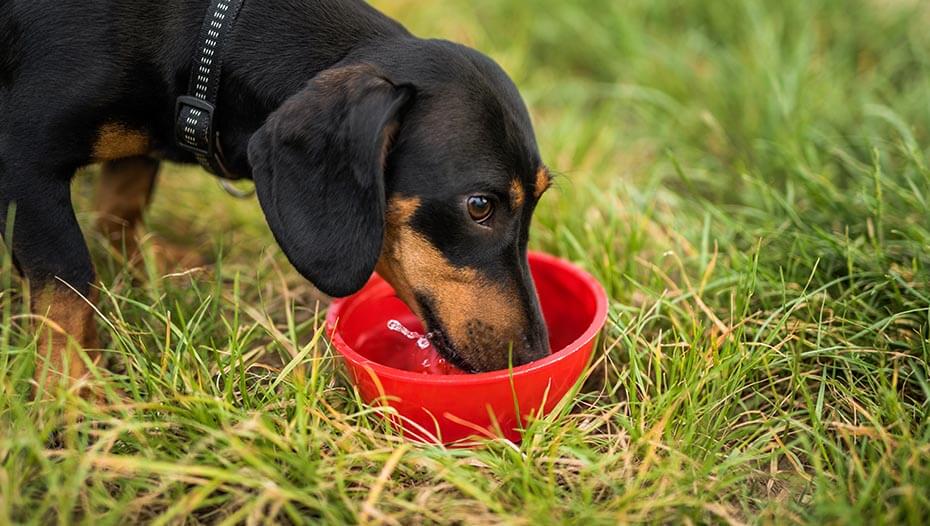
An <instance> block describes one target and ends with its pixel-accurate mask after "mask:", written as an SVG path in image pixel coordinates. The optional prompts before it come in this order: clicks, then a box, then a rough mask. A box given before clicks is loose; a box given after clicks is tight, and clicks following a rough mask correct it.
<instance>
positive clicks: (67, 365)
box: [32, 283, 100, 393]
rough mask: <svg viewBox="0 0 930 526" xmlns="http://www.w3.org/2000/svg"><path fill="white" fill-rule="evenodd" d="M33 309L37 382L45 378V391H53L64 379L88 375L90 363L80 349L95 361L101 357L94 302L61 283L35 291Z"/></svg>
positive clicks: (77, 378)
mask: <svg viewBox="0 0 930 526" xmlns="http://www.w3.org/2000/svg"><path fill="white" fill-rule="evenodd" d="M88 300H89V301H93V300H94V298H88ZM32 312H33V313H34V314H35V315H36V318H37V322H36V325H37V329H38V330H37V335H38V347H37V349H36V353H37V355H38V358H39V359H38V360H37V361H36V370H35V375H36V380H37V381H38V382H44V383H43V384H42V385H44V387H45V392H46V393H49V392H52V391H54V389H55V387H56V386H57V385H58V384H59V382H61V381H65V382H67V383H69V384H70V383H73V382H74V381H76V380H79V379H81V378H83V377H85V376H86V375H87V366H86V365H85V364H84V360H83V359H82V357H81V356H80V354H79V353H80V350H81V349H84V350H86V351H87V354H88V357H89V358H90V359H91V360H92V361H93V362H96V361H97V360H98V359H99V352H98V351H96V349H97V348H99V347H100V344H99V342H98V339H97V326H96V324H95V323H94V310H93V308H92V307H91V305H90V304H89V303H88V302H87V301H85V300H84V299H83V298H81V297H80V296H79V295H78V294H77V293H76V292H74V291H72V290H71V289H70V288H68V287H67V286H66V285H64V284H62V283H58V284H55V285H49V286H47V287H45V288H44V289H42V290H39V291H36V292H35V293H34V296H33V301H32Z"/></svg>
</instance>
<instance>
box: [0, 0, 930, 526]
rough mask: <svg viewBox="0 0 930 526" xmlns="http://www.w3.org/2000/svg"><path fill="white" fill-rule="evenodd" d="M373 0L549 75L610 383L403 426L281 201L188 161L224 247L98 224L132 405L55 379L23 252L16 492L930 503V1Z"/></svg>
mask: <svg viewBox="0 0 930 526" xmlns="http://www.w3.org/2000/svg"><path fill="white" fill-rule="evenodd" d="M375 5H376V6H378V7H379V8H381V9H384V10H385V11H387V12H388V13H389V14H391V15H392V16H394V17H396V18H398V19H399V20H401V21H402V22H403V23H404V24H406V25H407V26H408V27H409V28H410V29H411V30H413V31H414V32H415V33H417V34H418V35H420V36H429V37H441V38H448V39H451V40H456V41H459V42H463V43H465V44H468V45H471V46H474V47H476V48H478V49H480V50H482V51H484V52H486V53H488V54H489V55H491V56H492V57H493V58H494V59H496V60H497V61H499V62H500V63H501V64H502V65H503V66H504V68H505V69H506V70H507V71H508V72H510V73H511V75H512V76H513V77H514V79H515V80H516V82H517V84H518V85H519V86H520V88H521V91H522V92H523V94H524V96H525V97H526V99H527V102H528V104H529V106H530V107H531V109H532V113H533V116H534V120H535V123H536V128H537V133H538V135H539V140H540V145H541V148H542V152H543V155H544V157H545V159H546V160H547V163H548V164H549V165H550V166H552V167H553V168H555V169H556V170H558V171H559V172H560V173H561V174H563V175H562V176H561V177H560V178H559V181H558V188H557V191H555V192H551V193H550V194H547V196H546V198H545V199H544V200H543V203H542V204H541V206H540V208H539V210H538V212H537V217H536V222H535V224H534V225H535V226H534V230H533V233H532V245H533V246H534V247H535V248H538V249H543V250H546V251H549V252H552V253H555V254H558V255H561V256H564V257H567V258H569V259H572V260H574V261H576V262H578V263H579V264H581V265H583V266H585V267H586V268H588V269H589V270H591V271H592V272H593V273H595V274H596V275H597V276H598V278H600V279H601V280H602V282H603V283H604V284H605V286H606V287H607V288H608V290H609V293H610V296H611V299H612V305H611V313H610V321H609V324H608V328H607V330H606V331H605V334H604V336H603V338H602V341H601V348H602V350H603V351H604V356H605V359H604V367H603V370H598V371H596V372H594V373H592V374H593V375H594V376H597V377H598V378H599V379H600V380H601V381H602V383H603V387H602V388H600V389H597V390H594V391H593V392H590V393H588V394H585V395H583V396H581V397H579V398H577V399H575V400H571V401H570V403H568V404H566V406H565V407H564V408H563V410H561V411H559V412H558V413H557V414H555V415H552V416H551V417H549V418H547V419H545V420H542V421H538V422H535V423H534V424H533V425H532V427H531V428H530V429H529V430H528V431H527V434H526V439H525V440H524V442H523V443H522V444H521V445H519V446H514V445H512V444H508V443H503V442H488V443H487V444H485V445H484V446H483V447H481V448H479V449H475V450H445V449H442V448H435V447H432V448H424V447H418V446H410V445H408V444H405V443H403V441H402V440H401V439H400V438H399V437H398V436H397V435H396V434H395V433H394V432H393V431H392V430H391V429H389V428H387V427H386V426H384V425H383V423H382V421H381V420H380V419H379V418H378V416H377V415H376V414H375V413H376V411H375V410H373V409H371V408H367V407H365V406H364V405H362V404H361V403H360V402H359V401H358V400H357V398H356V397H355V396H354V394H353V392H352V391H351V390H349V389H346V388H345V386H344V384H343V383H341V382H339V381H338V378H339V373H338V368H337V367H336V364H335V363H334V361H333V359H332V353H331V352H330V350H329V349H328V347H327V346H326V344H325V342H323V341H322V340H320V339H318V338H314V335H316V334H317V333H318V331H319V328H320V317H319V314H318V313H319V310H320V309H321V308H322V306H321V304H319V303H318V300H319V297H318V295H317V294H316V293H315V292H314V291H313V290H312V288H311V287H310V286H309V285H307V284H306V283H305V282H303V280H301V279H300V278H299V277H298V276H297V275H296V273H295V272H294V271H293V270H292V269H290V268H289V267H287V265H286V264H285V262H284V260H283V259H282V257H281V256H280V254H279V253H278V250H277V249H276V248H275V247H274V246H273V243H272V239H271V236H270V234H269V233H268V231H267V227H266V226H265V225H264V222H263V219H262V217H261V214H260V212H259V209H258V207H257V205H256V204H255V203H254V202H249V201H246V202H240V201H234V200H232V199H231V198H229V197H226V196H225V194H223V193H222V191H221V190H219V189H218V188H217V187H216V185H215V183H214V182H213V181H212V180H211V179H210V178H209V177H207V176H205V175H203V174H201V173H198V170H195V169H191V168H181V167H167V168H166V169H165V170H164V177H163V178H162V181H161V185H160V188H159V191H158V196H157V197H156V200H155V203H154V207H153V210H152V212H151V214H150V216H149V224H150V225H151V227H152V229H153V230H154V231H155V232H157V233H158V234H159V235H161V236H162V237H165V238H168V239H173V240H176V241H179V242H183V243H185V244H188V245H191V246H194V247H196V248H197V249H198V250H199V251H200V252H202V253H203V254H204V255H205V256H207V258H208V259H209V260H210V261H211V262H212V263H211V264H208V265H205V266H203V267H201V268H199V269H196V270H194V271H191V272H189V273H184V274H181V275H172V276H163V275H162V274H161V273H159V272H158V270H157V268H156V267H155V265H154V264H153V263H151V259H150V260H149V264H148V266H147V267H146V269H144V270H142V271H134V270H131V269H129V268H127V267H126V266H125V265H122V264H121V263H120V261H119V259H118V258H114V257H112V255H110V254H107V251H106V249H105V248H104V247H105V244H104V243H103V241H102V240H100V239H97V238H94V237H92V236H91V244H92V246H93V248H94V252H95V258H96V261H97V263H98V269H99V273H100V279H101V286H102V287H103V292H102V297H103V299H102V300H101V302H100V311H101V319H100V322H101V327H102V328H103V329H104V331H105V338H106V339H107V341H109V342H111V343H110V348H111V349H112V350H113V352H112V354H113V355H114V358H115V359H114V360H113V361H114V365H113V366H112V368H113V370H114V371H115V374H113V375H108V376H106V377H101V379H100V380H99V382H100V384H101V385H102V387H103V388H104V389H105V390H110V391H111V392H112V391H114V390H116V389H119V390H121V391H122V392H123V396H122V397H115V396H114V397H113V398H112V404H111V405H110V406H105V407H94V406H91V405H89V404H86V403H84V402H82V401H80V400H78V399H77V398H75V397H74V396H67V395H64V396H62V397H60V398H59V399H58V400H57V401H56V402H54V403H49V404H34V403H32V402H31V401H30V396H29V392H30V388H29V384H28V381H29V378H30V377H31V372H32V363H33V358H32V356H33V353H34V352H35V343H34V341H33V338H32V336H31V334H29V332H28V330H26V324H25V320H24V319H23V317H22V315H21V308H22V307H21V305H22V302H21V301H20V297H21V289H20V286H19V283H18V282H17V278H16V276H15V275H14V274H13V273H12V272H11V271H10V263H9V258H7V257H4V259H3V261H4V271H3V274H2V278H3V279H2V282H0V285H2V287H3V290H4V292H3V296H2V301H0V307H2V308H3V314H2V315H3V328H2V332H0V523H19V522H37V523H49V522H58V523H68V522H84V523H90V522H93V523H99V524H110V523H123V522H130V523H134V522H143V521H144V522H154V523H159V524H165V523H183V524H199V523H217V522H226V523H238V522H252V523H259V522H262V521H267V522H274V523H277V522H293V523H303V522H319V521H323V522H328V523H343V522H372V523H387V524H411V523H462V524H474V523H493V522H504V523H515V524H545V523H559V522H573V523H581V522H584V523H589V524H594V523H598V524H599V523H616V522H629V521H636V522H640V521H645V522H654V523H669V522H671V523H679V522H686V523H733V524H738V523H801V522H815V523H909V524H914V525H922V524H926V522H927V520H928V518H930V490H928V488H930V423H928V413H930V407H928V403H930V402H928V400H930V383H928V376H930V366H928V358H930V208H928V203H927V199H928V198H930V169H928V165H927V154H928V133H930V32H928V31H927V27H930V4H927V3H926V2H921V1H919V0H913V1H907V0H779V1H768V0H715V1H712V2H702V1H696V0H625V1H622V2H620V1H612V0H578V1H573V2H562V1H557V0H537V1H534V2H518V1H515V0H470V1H465V0H447V1H444V2H426V1H417V0H394V1H390V2H389V1H387V0H379V1H377V2H375ZM90 171H91V172H93V170H90ZM92 181H93V177H92V174H91V177H85V178H82V179H81V180H80V181H79V182H78V184H77V185H76V191H77V192H78V193H79V194H80V195H81V199H82V200H83V202H87V201H88V195H89V190H90V188H91V187H92V186H93V182H92ZM84 210H90V208H89V207H84ZM81 219H82V222H84V223H85V224H87V225H89V224H90V223H92V221H93V217H92V215H91V214H89V213H84V214H82V215H81ZM150 252H151V251H150ZM150 255H151V254H150ZM132 280H135V281H136V282H137V283H140V284H141V285H140V286H137V287H131V286H130V283H131V281H132ZM284 364H288V365H287V366H284ZM75 415H81V416H82V417H83V419H75Z"/></svg>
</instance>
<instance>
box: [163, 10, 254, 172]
mask: <svg viewBox="0 0 930 526" xmlns="http://www.w3.org/2000/svg"><path fill="white" fill-rule="evenodd" d="M243 2H244V0H211V2H210V7H209V8H208V9H207V14H206V16H205V17H204V19H203V26H201V29H200V36H199V37H198V42H197V50H196V51H195V52H194V61H193V62H192V64H191V78H190V83H189V85H188V91H187V92H188V94H187V95H183V96H181V97H178V100H177V105H176V107H175V116H176V118H177V121H176V124H175V128H174V133H175V140H176V141H177V143H178V146H179V147H180V148H182V149H183V150H186V151H188V152H191V153H192V154H194V157H195V158H196V159H197V162H198V163H200V166H202V167H203V168H204V170H206V171H208V172H210V173H212V174H214V175H218V176H220V177H226V178H230V179H235V178H236V177H235V176H234V175H232V174H230V172H229V170H227V169H226V165H225V163H224V162H223V151H222V147H221V146H220V141H219V132H217V131H216V129H215V127H214V122H215V121H214V117H215V113H216V101H217V98H218V96H219V91H220V74H221V72H222V69H223V45H224V43H225V42H226V40H227V37H228V36H229V33H230V31H232V27H233V25H234V24H235V22H236V17H238V16H239V10H240V8H241V7H242V4H243Z"/></svg>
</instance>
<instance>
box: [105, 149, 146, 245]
mask: <svg viewBox="0 0 930 526" xmlns="http://www.w3.org/2000/svg"><path fill="white" fill-rule="evenodd" d="M157 174H158V162H157V161H154V160H152V159H149V158H147V157H130V158H128V159H120V160H116V161H110V162H107V163H104V165H103V169H102V170H101V172H100V179H99V182H98V184H97V196H96V198H97V214H98V215H97V229H98V230H100V232H101V233H102V234H103V235H104V236H106V238H107V240H108V241H109V242H110V243H111V244H112V245H113V248H115V249H116V250H117V251H118V252H122V250H123V248H124V247H125V249H126V255H127V256H128V257H130V258H131V257H132V256H134V255H135V254H136V252H137V251H138V244H137V243H138V241H137V236H136V234H137V232H136V231H137V229H138V227H139V224H140V223H141V221H142V213H143V212H144V211H145V207H146V206H147V205H148V204H149V201H150V200H151V195H152V188H153V187H154V185H155V177H156V176H157Z"/></svg>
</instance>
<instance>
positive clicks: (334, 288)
mask: <svg viewBox="0 0 930 526" xmlns="http://www.w3.org/2000/svg"><path fill="white" fill-rule="evenodd" d="M390 51H391V50H385V49H382V50H379V51H378V52H372V53H371V54H369V55H368V56H360V57H353V58H352V59H351V60H346V61H344V62H343V64H342V65H339V66H336V67H334V68H333V69H330V70H326V71H323V72H322V73H320V74H319V75H317V76H316V77H315V78H313V79H312V80H311V81H310V82H309V83H308V85H307V86H306V87H305V88H304V89H303V90H302V91H300V92H299V93H297V94H295V95H293V96H292V97H291V98H290V99H289V100H287V101H286V102H285V103H284V104H283V105H282V106H281V107H280V108H279V109H277V110H276V111H275V112H274V113H273V114H272V115H271V116H270V117H269V118H268V120H267V122H266V123H265V125H264V126H263V127H262V128H261V129H260V130H259V131H258V132H256V134H255V135H254V136H253V138H252V139H251V141H250V144H249V160H250V163H251V165H252V170H253V179H254V180H255V184H256V188H257V190H258V197H259V201H260V203H261V206H262V208H263V210H264V212H265V215H266V217H267V219H268V223H269V225H270V227H271V230H272V232H273V233H274V235H275V238H276V239H277V241H278V243H279V244H280V245H281V248H282V249H283V251H284V253H285V254H286V255H287V257H288V259H289V260H290V262H291V263H292V264H293V265H294V267H296V269H297V270H298V271H299V272H300V273H301V274H302V275H304V276H305V277H306V278H307V279H309V280H310V281H311V282H313V283H314V284H315V285H316V286H317V287H318V288H319V289H320V290H322V291H323V292H325V293H327V294H329V295H332V296H345V295H348V294H351V293H353V292H355V291H357V290H358V289H360V288H361V287H362V286H363V285H364V284H365V282H366V281H367V279H368V277H369V276H370V274H371V273H372V271H373V270H375V269H377V271H378V273H379V274H381V275H382V276H383V277H384V278H385V279H386V280H387V281H388V282H390V283H391V284H392V285H393V286H394V288H395V289H396V291H397V294H398V296H399V297H400V298H401V299H402V300H403V301H404V302H405V303H406V304H407V305H408V306H409V307H410V308H411V309H412V310H413V311H414V312H415V313H416V314H417V315H418V316H419V318H420V319H421V320H422V321H423V322H424V325H425V326H426V327H427V330H428V331H430V332H431V333H432V338H431V339H432V341H433V342H434V344H435V345H436V347H437V349H438V350H439V352H440V353H441V354H443V355H444V356H445V357H446V358H447V359H449V360H450V361H452V362H453V363H455V364H456V365H458V366H459V367H461V368H463V369H466V370H471V371H488V370H494V369H500V368H506V367H507V366H508V364H510V363H512V364H514V365H520V364H523V363H527V362H530V361H532V360H534V359H537V358H540V357H542V356H545V355H546V354H547V353H548V338H547V334H546V326H545V323H544V321H543V318H542V314H541V312H540V308H539V303H538V300H537V297H536V292H535V288H534V286H533V281H532V278H531V276H530V271H529V268H528V264H527V253H526V245H527V239H528V235H529V227H530V220H531V217H532V214H533V209H534V208H535V206H536V203H537V201H538V199H539V198H540V196H541V195H542V193H543V192H544V191H545V190H546V188H548V186H549V182H550V178H549V174H548V172H547V170H546V168H545V167H544V166H543V164H542V162H541V159H540V156H539V153H538V150H537V146H536V141H535V137H534V133H533V129H532V125H531V123H530V119H529V116H528V114H527V111H526V108H525V106H524V104H523V102H522V100H521V98H520V96H519V94H518V92H517V90H516V88H515V87H514V85H513V83H512V82H511V81H510V80H509V78H508V77H507V76H506V74H504V72H503V71H502V70H501V69H500V68H499V67H498V66H497V65H495V64H494V63H493V62H492V61H490V60H489V59H487V58H486V57H484V56H483V55H480V54H478V53H477V52H475V51H472V50H470V49H467V48H464V47H462V46H458V45H455V44H451V43H448V42H442V41H416V43H415V44H414V43H406V44H405V45H404V46H403V48H402V49H395V50H394V51H395V52H394V53H391V52H390Z"/></svg>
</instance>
